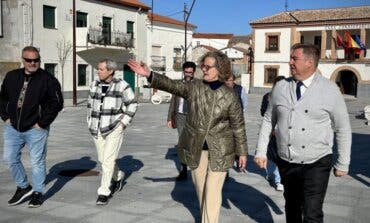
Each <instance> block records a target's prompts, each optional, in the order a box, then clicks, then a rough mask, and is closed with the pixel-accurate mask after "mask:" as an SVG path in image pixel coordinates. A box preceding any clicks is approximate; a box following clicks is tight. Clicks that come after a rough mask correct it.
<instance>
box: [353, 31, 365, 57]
mask: <svg viewBox="0 0 370 223" xmlns="http://www.w3.org/2000/svg"><path fill="white" fill-rule="evenodd" d="M355 41H356V43H357V44H358V45H359V46H360V48H361V50H363V51H364V57H366V46H365V44H363V43H362V42H361V39H360V37H359V36H358V35H357V34H356V36H355Z"/></svg>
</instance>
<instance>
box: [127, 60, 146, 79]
mask: <svg viewBox="0 0 370 223" xmlns="http://www.w3.org/2000/svg"><path fill="white" fill-rule="evenodd" d="M127 65H128V66H129V67H130V68H131V70H132V71H134V72H135V73H137V74H138V75H140V76H143V77H149V75H150V70H149V68H148V66H147V65H146V64H145V63H143V62H140V63H139V62H137V61H136V60H133V59H129V60H128V64H127Z"/></svg>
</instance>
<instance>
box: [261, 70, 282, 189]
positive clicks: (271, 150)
mask: <svg viewBox="0 0 370 223" xmlns="http://www.w3.org/2000/svg"><path fill="white" fill-rule="evenodd" d="M284 79H285V77H284V76H277V77H276V78H275V80H274V83H273V85H272V89H274V87H275V85H276V83H277V82H279V81H281V80H284ZM271 91H272V90H271ZM271 91H270V92H268V93H266V94H265V95H264V96H263V98H262V103H261V109H260V112H261V116H262V117H263V116H264V115H265V112H266V110H267V107H268V105H269V102H270V100H271ZM270 137H271V138H270V142H269V144H268V147H267V158H268V159H269V160H270V161H271V162H270V163H269V165H268V167H267V169H266V173H267V176H266V177H267V179H268V180H272V181H273V183H274V185H275V189H276V190H277V191H284V186H283V184H281V177H280V173H279V168H278V167H277V165H276V164H275V162H276V159H277V145H276V138H275V130H274V131H272V132H271V136H270ZM270 170H272V174H269V172H271V171H270Z"/></svg>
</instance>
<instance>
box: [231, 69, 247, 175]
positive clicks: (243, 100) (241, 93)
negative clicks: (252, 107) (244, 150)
mask: <svg viewBox="0 0 370 223" xmlns="http://www.w3.org/2000/svg"><path fill="white" fill-rule="evenodd" d="M235 78H236V77H235V75H234V74H232V75H231V76H230V78H229V79H227V80H226V81H225V85H226V86H228V87H229V88H231V89H233V90H234V92H235V93H236V94H237V95H238V98H239V102H240V105H241V106H242V109H243V112H244V113H245V112H247V105H248V98H247V92H246V91H245V88H244V87H242V86H241V85H239V84H236V83H235ZM238 159H239V157H238V156H236V157H235V162H236V166H237V167H238ZM228 179H229V171H228V172H227V174H226V180H228Z"/></svg>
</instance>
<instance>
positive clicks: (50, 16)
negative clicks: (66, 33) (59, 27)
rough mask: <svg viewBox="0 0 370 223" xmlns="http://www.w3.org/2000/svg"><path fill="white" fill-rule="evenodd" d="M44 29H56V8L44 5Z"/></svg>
mask: <svg viewBox="0 0 370 223" xmlns="http://www.w3.org/2000/svg"><path fill="white" fill-rule="evenodd" d="M43 12H44V15H43V16H44V27H45V28H52V29H54V28H55V7H52V6H48V5H44V6H43Z"/></svg>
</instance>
